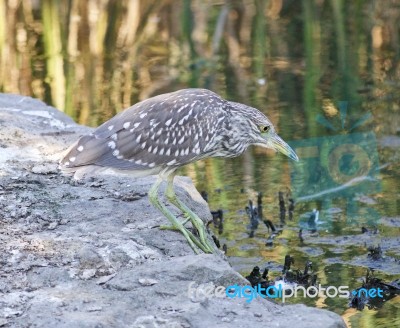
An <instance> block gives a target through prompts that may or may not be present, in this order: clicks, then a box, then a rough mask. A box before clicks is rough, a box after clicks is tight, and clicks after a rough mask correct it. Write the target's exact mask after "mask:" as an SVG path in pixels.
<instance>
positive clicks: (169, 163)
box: [167, 159, 176, 166]
mask: <svg viewBox="0 0 400 328" xmlns="http://www.w3.org/2000/svg"><path fill="white" fill-rule="evenodd" d="M175 163H176V159H173V160H172V161H170V162H168V163H167V165H168V166H171V165H174V164H175Z"/></svg>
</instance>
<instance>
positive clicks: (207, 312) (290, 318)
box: [0, 94, 345, 328]
mask: <svg viewBox="0 0 400 328" xmlns="http://www.w3.org/2000/svg"><path fill="white" fill-rule="evenodd" d="M88 131H90V129H89V128H87V127H83V126H79V125H76V124H75V123H74V122H73V121H72V120H71V119H70V118H68V117H66V116H65V115H64V114H62V113H61V112H59V111H58V110H56V109H55V108H52V107H49V106H47V105H46V104H44V103H43V102H41V101H38V100H35V99H32V98H29V97H22V96H18V95H9V94H0V247H1V249H0V327H57V328H62V327H252V328H254V327H291V328H292V327H296V328H301V327H307V328H312V327H318V328H319V327H325V328H333V327H345V324H344V322H343V320H342V318H341V317H340V316H339V315H337V314H335V313H332V312H329V311H326V310H320V309H315V308H310V307H306V306H304V305H285V306H282V305H281V304H275V303H273V302H271V301H266V300H261V299H256V300H254V301H252V302H251V303H246V302H245V299H229V298H216V297H214V298H204V297H201V296H199V295H197V296H196V295H194V294H192V295H189V294H188V287H189V284H190V283H191V282H192V281H194V282H195V283H196V284H197V285H200V286H201V287H202V288H206V287H210V286H211V287H212V286H220V285H222V286H228V285H231V284H235V283H236V284H241V285H247V284H248V282H247V281H246V280H245V279H244V278H242V277H241V276H240V275H239V274H238V273H237V272H235V271H234V270H233V269H232V268H231V267H230V265H229V264H228V262H227V260H226V259H225V258H224V257H223V255H194V254H193V252H192V250H191V249H190V247H189V246H188V244H187V242H186V240H185V239H184V238H183V236H181V235H180V234H179V233H176V232H172V231H165V230H160V229H158V226H159V225H160V224H166V223H167V221H166V219H165V218H163V217H162V216H161V215H160V213H159V212H158V211H157V210H156V209H154V208H153V207H152V206H151V205H150V204H149V202H148V199H147V191H148V189H149V187H150V185H151V184H152V182H153V181H154V178H153V177H148V178H142V179H136V180H134V179H131V178H129V177H128V176H118V175H101V176H96V177H95V178H90V179H87V180H85V181H84V182H75V181H73V180H71V179H70V178H68V177H65V176H62V175H61V174H60V173H59V172H58V171H57V164H56V163H57V161H58V159H59V158H60V156H61V154H62V152H63V151H64V150H65V149H66V148H67V147H68V146H69V145H70V144H71V143H72V142H73V141H75V140H76V139H77V138H78V136H79V135H82V134H84V133H87V132H88ZM177 189H178V195H180V197H183V198H185V201H186V202H188V203H189V204H190V206H191V207H192V208H193V209H194V210H195V211H196V212H197V213H199V214H200V216H201V217H203V218H207V219H208V218H209V217H210V213H209V209H208V207H207V204H206V203H205V202H204V201H203V200H202V199H201V197H200V196H199V194H198V192H197V191H196V189H195V188H194V187H193V185H192V183H191V181H190V180H189V179H187V178H179V179H178V181H177Z"/></svg>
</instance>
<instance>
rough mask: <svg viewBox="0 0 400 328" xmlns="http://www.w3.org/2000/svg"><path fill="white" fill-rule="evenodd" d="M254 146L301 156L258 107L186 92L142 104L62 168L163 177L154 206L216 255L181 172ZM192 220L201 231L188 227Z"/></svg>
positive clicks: (75, 150) (91, 138)
mask: <svg viewBox="0 0 400 328" xmlns="http://www.w3.org/2000/svg"><path fill="white" fill-rule="evenodd" d="M250 145H258V146H262V147H267V148H273V149H275V150H277V151H280V152H282V153H284V154H285V155H287V156H289V157H290V158H292V159H294V160H296V161H297V160H298V158H297V155H296V153H295V152H294V151H293V150H292V149H291V148H290V147H289V145H287V144H286V143H285V142H284V141H283V140H282V139H281V138H280V137H279V136H278V135H277V134H276V132H275V129H274V126H273V125H272V123H271V122H270V121H269V120H268V118H267V117H266V116H265V115H264V114H262V113H261V112H260V111H258V110H257V109H255V108H252V107H249V106H246V105H243V104H239V103H236V102H232V101H227V100H225V99H222V98H221V97H220V96H218V95H217V94H215V93H214V92H211V91H209V90H205V89H184V90H180V91H176V92H172V93H167V94H163V95H159V96H156V97H153V98H150V99H147V100H144V101H141V102H139V103H137V104H136V105H134V106H132V107H130V108H128V109H126V110H125V111H123V112H121V113H119V114H118V115H116V116H114V117H113V118H112V119H110V120H109V121H107V122H105V123H104V124H102V125H101V126H99V127H98V128H97V129H96V130H95V131H94V132H93V133H91V134H89V135H86V136H83V137H81V138H80V139H79V140H78V141H77V142H76V143H75V144H74V145H73V146H72V147H71V148H70V150H69V151H68V153H67V155H66V156H65V157H64V158H63V159H62V160H61V162H60V166H61V168H62V169H65V170H69V171H71V170H72V171H74V170H77V169H79V168H81V167H87V166H96V167H107V168H112V169H114V170H118V171H121V170H123V171H129V172H131V173H132V174H133V175H134V176H145V175H152V174H158V176H159V177H158V179H157V182H156V183H155V184H154V185H153V186H152V188H151V189H150V191H149V198H150V201H151V203H152V204H153V205H154V206H155V207H157V208H158V209H159V210H160V211H161V212H162V213H163V214H164V215H165V216H166V217H167V218H168V220H169V221H170V222H171V224H172V228H173V229H175V230H179V231H181V232H182V234H183V235H184V236H185V237H186V239H187V240H188V242H189V244H190V246H191V247H192V248H193V249H194V250H195V251H196V252H198V248H199V249H201V250H202V251H203V252H206V253H212V252H214V248H213V246H211V244H210V242H209V241H208V239H207V231H206V228H205V225H204V222H203V221H202V220H201V219H200V218H199V217H198V216H197V215H196V214H195V213H193V211H191V210H190V209H189V208H188V207H187V206H186V205H185V204H184V203H182V202H181V201H180V200H179V199H178V198H177V197H176V195H175V192H174V188H173V180H174V176H175V171H176V170H177V169H178V168H180V167H182V166H183V165H186V164H188V163H192V162H195V161H198V160H200V159H204V158H208V157H227V158H228V157H235V156H239V155H240V154H242V153H243V152H244V151H245V150H246V148H247V147H248V146H250ZM163 180H166V181H167V187H166V191H165V196H166V197H167V199H168V200H169V201H170V202H171V203H172V204H173V205H175V206H176V207H177V208H178V209H179V210H181V211H182V212H183V214H184V215H185V216H186V217H187V220H185V221H184V222H181V221H179V220H178V219H177V218H176V217H175V215H174V214H173V213H172V212H171V211H170V210H169V209H168V208H167V207H166V206H165V205H164V204H163V203H162V202H160V200H159V197H158V190H159V188H160V185H161V182H162V181H163ZM188 221H190V222H191V223H192V225H193V228H194V229H195V230H197V235H198V236H196V233H192V232H191V231H190V230H188V229H187V228H186V227H185V224H186V222H188Z"/></svg>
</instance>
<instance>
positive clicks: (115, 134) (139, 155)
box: [63, 89, 226, 170]
mask: <svg viewBox="0 0 400 328" xmlns="http://www.w3.org/2000/svg"><path fill="white" fill-rule="evenodd" d="M225 106H226V101H225V100H223V99H222V98H221V97H219V96H218V95H216V94H215V93H213V92H211V91H208V90H203V89H185V90H180V91H177V92H174V93H170V94H165V95H161V96H157V97H154V98H150V99H148V100H145V101H143V102H140V103H138V104H136V105H134V106H132V107H130V108H128V109H127V110H125V111H123V112H122V113H120V114H118V115H116V116H115V117H114V118H112V119H111V120H109V121H107V122H106V123H104V124H103V125H101V126H100V127H99V128H97V129H96V130H95V131H94V132H93V134H91V135H89V136H84V137H82V138H81V139H80V140H79V141H78V142H77V143H76V144H75V145H74V146H73V148H72V149H71V151H70V152H69V153H68V155H67V156H66V157H65V158H64V160H63V161H64V163H66V162H68V164H69V166H71V165H72V166H82V165H88V164H95V165H100V166H108V167H113V168H117V169H130V170H143V169H150V168H153V167H156V166H180V165H183V164H186V163H189V162H192V161H194V160H196V159H199V158H201V157H203V156H204V155H205V154H206V153H207V152H210V151H212V149H213V147H214V146H215V145H217V144H218V142H219V141H220V139H221V138H222V136H220V135H219V134H218V131H219V129H220V127H221V125H222V124H223V122H224V120H225V117H226V116H225ZM71 157H72V159H74V161H73V162H72V161H71Z"/></svg>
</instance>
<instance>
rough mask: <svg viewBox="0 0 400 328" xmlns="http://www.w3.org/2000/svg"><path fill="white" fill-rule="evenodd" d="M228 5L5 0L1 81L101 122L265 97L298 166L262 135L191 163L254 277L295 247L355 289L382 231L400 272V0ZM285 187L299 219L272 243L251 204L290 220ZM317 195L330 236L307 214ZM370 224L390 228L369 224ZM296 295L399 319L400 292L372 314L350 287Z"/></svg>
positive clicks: (81, 118)
mask: <svg viewBox="0 0 400 328" xmlns="http://www.w3.org/2000/svg"><path fill="white" fill-rule="evenodd" d="M226 3H227V4H230V7H227V6H226V5H223V2H222V1H200V0H198V1H195V0H193V1H190V0H184V1H102V2H100V1H98V2H96V1H92V2H84V1H76V0H71V1H60V2H56V1H51V0H42V1H32V2H31V1H28V0H27V1H21V2H19V1H8V2H6V1H4V2H1V3H0V91H1V92H11V93H19V94H24V95H30V96H33V97H36V98H40V99H43V100H44V101H46V102H47V103H49V104H51V105H53V106H55V107H57V108H59V109H61V110H64V111H65V112H66V113H67V114H68V115H70V116H71V117H73V118H74V119H75V120H76V121H77V122H79V123H81V124H86V125H91V126H97V125H99V124H100V123H102V122H104V121H105V120H107V119H109V118H110V117H112V116H113V115H114V114H116V113H117V112H119V111H120V110H122V109H123V108H126V107H128V106H130V105H131V104H133V103H135V102H137V101H139V100H142V99H146V98H148V97H151V96H154V95H156V94H160V93H164V92H169V91H173V90H177V89H180V88H187V87H205V88H209V89H212V90H214V91H216V92H217V93H219V94H220V95H222V96H223V97H225V98H227V99H230V100H234V101H239V102H242V103H246V104H248V105H252V106H254V107H257V108H259V109H260V110H262V111H263V112H264V113H266V114H267V115H268V117H269V118H270V119H271V121H272V122H273V123H274V125H275V127H276V129H277V130H278V132H279V134H280V135H281V137H282V138H283V139H285V140H286V141H288V142H289V143H290V144H291V145H292V146H293V147H294V148H295V149H296V151H297V152H298V154H299V157H300V158H301V161H300V162H299V164H297V165H293V163H291V162H289V160H288V159H287V158H285V157H284V156H282V155H280V154H274V153H273V152H271V151H267V150H264V149H260V148H252V149H249V150H248V151H247V152H246V153H245V154H244V155H243V156H241V157H240V158H236V159H230V160H224V159H212V160H206V161H202V162H198V163H195V164H193V165H191V166H188V167H186V168H185V169H183V171H182V173H183V174H186V175H188V176H190V177H192V179H193V180H194V181H195V183H196V186H197V188H198V190H200V191H207V192H208V194H209V203H210V207H211V208H212V209H213V210H216V209H222V210H223V211H224V229H223V232H222V233H221V234H220V235H219V238H220V240H221V242H222V243H226V244H227V247H228V252H227V254H228V256H229V259H230V262H231V263H232V265H233V267H235V268H236V269H237V270H238V271H239V272H241V273H243V274H248V273H249V272H250V271H251V269H252V268H253V267H254V266H255V265H258V266H260V267H261V268H263V267H265V266H272V267H273V268H275V269H274V270H271V275H272V276H276V275H278V273H279V272H278V271H277V270H278V269H277V268H278V264H280V265H281V264H282V263H283V259H284V257H285V255H286V254H291V255H292V256H294V257H295V265H294V267H297V268H303V266H304V264H305V261H306V260H307V259H310V260H311V261H312V262H313V264H314V270H315V271H316V272H317V273H318V279H319V282H320V283H321V284H323V285H334V286H338V285H348V286H350V288H356V287H359V285H360V281H361V280H360V279H361V278H362V277H363V276H364V275H365V271H366V267H367V266H368V265H369V264H370V263H368V264H365V263H366V262H365V261H364V262H363V259H365V255H366V253H367V247H368V246H373V245H377V244H381V245H382V248H383V252H384V256H385V257H386V259H385V262H384V264H383V265H382V266H381V267H380V268H379V270H376V275H377V276H379V277H381V278H384V279H386V280H388V281H390V280H393V279H395V278H399V277H400V265H399V263H398V262H396V261H395V260H396V259H397V260H398V259H400V227H399V226H400V225H399V224H398V221H399V220H400V202H399V199H400V197H399V196H400V195H399V190H400V188H399V187H400V180H399V177H400V166H399V159H400V152H399V150H400V115H399V112H400V105H399V104H400V92H399V91H400V62H399V57H400V48H399V35H400V34H399V31H400V27H399V24H398V22H399V21H400V4H399V3H398V2H396V1H388V2H384V5H383V4H382V3H383V2H379V1H372V0H370V1H368V0H365V1H362V0H357V1H352V2H350V1H347V2H345V1H342V0H330V1H328V0H325V1H324V0H323V1H311V0H305V1H293V0H292V1H290V0H286V1H281V0H254V1H252V0H248V1H247V0H242V1H227V2H226ZM360 177H361V178H362V177H364V178H365V179H364V180H362V181H361V180H357V179H358V178H360ZM354 179H355V180H354ZM351 181H353V183H350V182H351ZM279 191H283V192H284V194H285V197H286V195H291V196H292V197H293V198H294V199H295V200H296V206H295V210H294V219H293V220H292V221H289V220H287V219H286V223H285V224H284V225H283V229H282V233H281V234H280V235H279V236H278V237H277V238H276V239H275V240H274V244H273V246H272V247H270V246H265V241H266V239H267V237H268V235H269V233H268V232H267V229H266V227H265V226H264V224H263V223H262V222H261V223H260V225H259V227H258V229H257V230H256V232H255V235H254V237H253V238H249V235H248V227H247V226H248V224H249V220H248V218H247V215H246V213H245V212H244V208H245V206H246V205H247V202H248V200H249V199H253V201H255V200H256V195H257V193H258V192H262V193H263V214H264V216H265V217H266V218H268V219H270V220H271V221H273V222H274V223H275V225H277V226H278V225H279V205H278V192H279ZM287 206H288V205H286V207H287ZM314 208H316V209H318V210H319V211H320V224H318V236H314V235H313V236H311V235H310V233H309V231H308V230H307V226H306V222H307V218H306V213H308V212H310V211H312V210H313V209H314ZM388 218H389V219H388ZM362 226H364V227H367V228H368V229H374V228H375V227H376V228H378V230H379V233H378V234H377V235H371V236H369V237H368V236H365V235H364V236H363V235H361V233H360V230H361V227H362ZM300 228H303V229H304V244H301V243H300V241H299V237H298V231H299V229H300ZM216 233H217V234H218V232H217V231H216ZM345 236H348V237H347V239H343V238H345ZM340 238H341V239H340ZM349 241H350V242H349ZM295 301H296V302H305V303H306V304H308V305H313V306H318V307H322V308H326V309H330V310H333V311H335V312H336V313H339V314H340V315H342V316H343V318H344V319H345V321H346V323H347V324H348V325H349V326H351V327H393V326H400V321H399V320H400V319H399V315H398V313H400V306H399V301H400V299H399V297H397V298H394V299H392V300H390V301H388V302H387V303H386V304H384V306H383V307H382V308H381V309H379V310H368V309H365V310H363V311H356V310H353V309H348V307H347V300H345V299H339V298H331V299H329V298H318V299H317V300H315V299H307V300H304V299H297V300H295Z"/></svg>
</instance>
